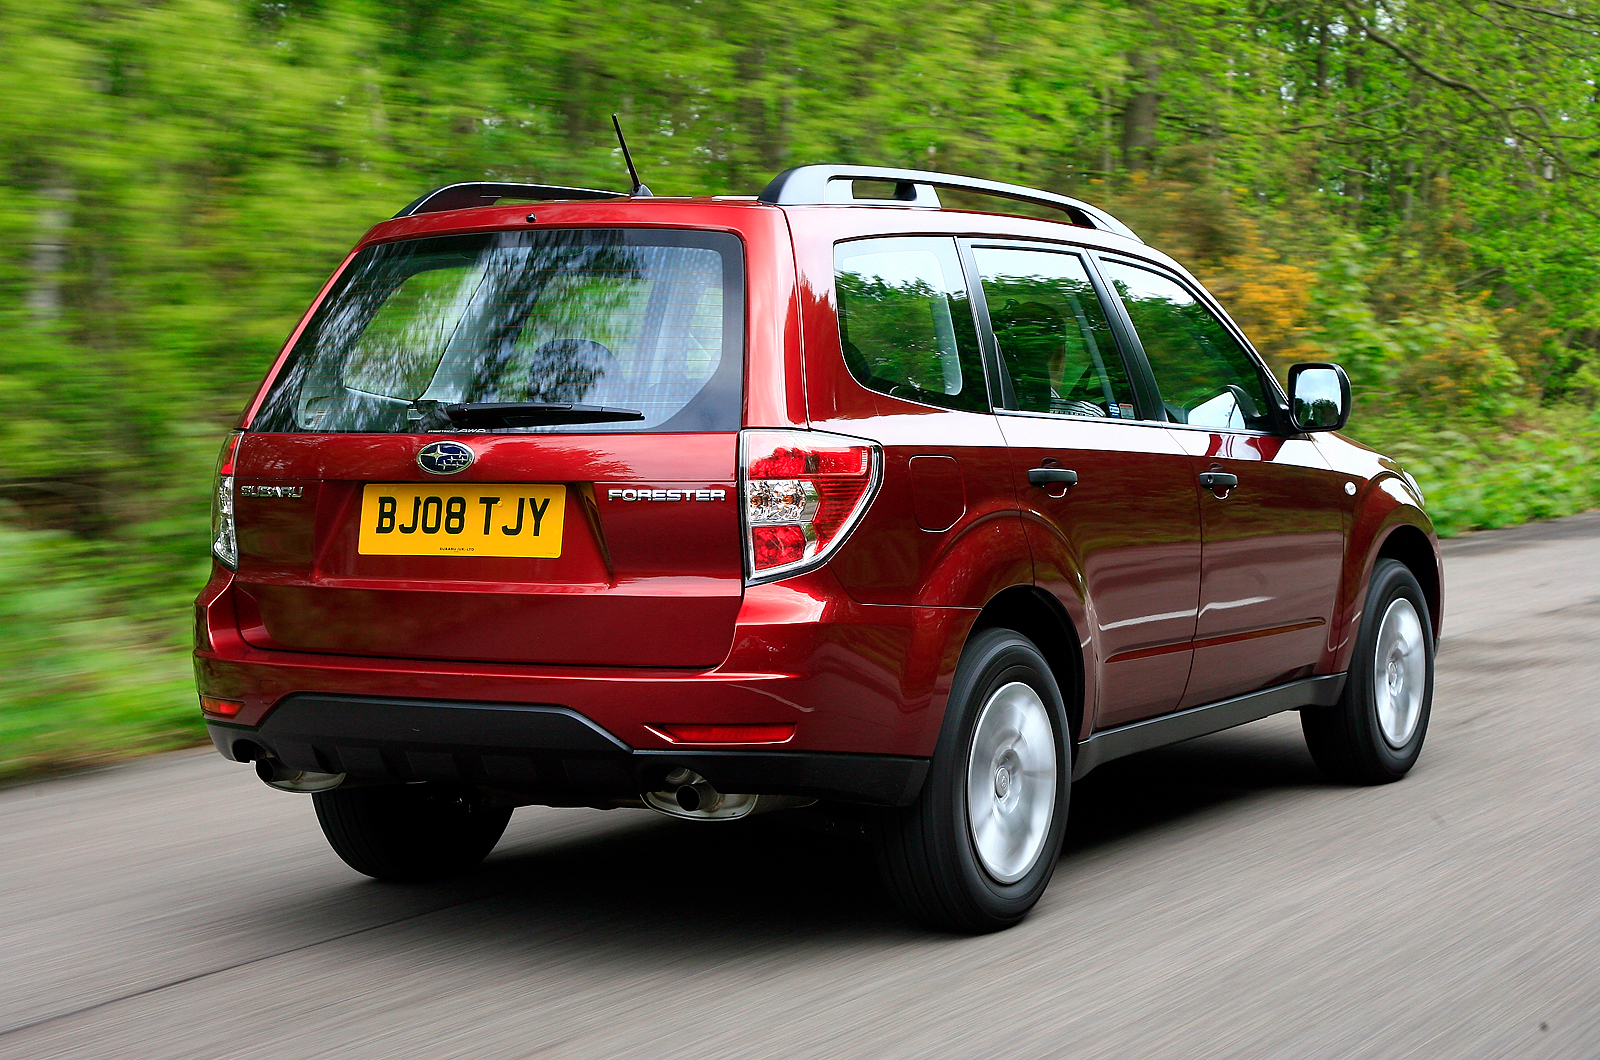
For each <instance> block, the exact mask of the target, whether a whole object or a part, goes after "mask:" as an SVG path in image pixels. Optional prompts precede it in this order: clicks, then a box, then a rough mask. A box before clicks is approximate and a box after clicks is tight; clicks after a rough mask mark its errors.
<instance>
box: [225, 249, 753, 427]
mask: <svg viewBox="0 0 1600 1060" xmlns="http://www.w3.org/2000/svg"><path fill="white" fill-rule="evenodd" d="M743 294H744V266H743V255H742V252H741V247H740V244H739V241H738V239H737V238H736V237H734V236H732V235H728V234H726V233H720V232H671V231H660V230H649V231H646V230H630V229H576V230H543V231H541V230H531V231H522V232H493V233H486V234H480V235H470V236H445V237H438V238H432V239H414V240H405V241H401V242H396V243H385V244H380V245H378V246H373V247H368V248H367V249H366V250H363V251H362V252H361V253H360V254H358V255H357V256H356V258H355V259H354V260H353V261H351V263H350V265H349V266H348V267H347V268H346V269H345V271H344V273H343V274H342V275H341V276H340V278H339V280H338V282H337V283H336V285H335V287H334V289H333V290H332V291H330V292H329V294H328V297H327V299H326V300H325V301H324V302H323V304H322V305H321V306H320V307H319V308H318V310H317V313H316V315H315V317H313V319H312V320H311V323H310V324H309V325H308V326H307V328H306V330H305V332H304V333H303V334H302V335H301V336H300V339H299V341H298V342H297V343H296V344H295V347H294V350H293V351H292V352H291V354H290V357H289V360H288V362H287V363H286V364H285V366H284V369H283V371H282V372H280V373H279V375H278V378H277V380H276V381H275V382H274V383H273V386H272V389H271V391H270V392H269V393H268V395H267V398H266V401H265V402H264V404H263V405H262V409H261V412H260V414H259V415H258V416H257V418H256V421H255V423H254V424H253V425H252V426H253V428H254V429H256V430H262V431H275V432H319V433H326V432H357V433H380V434H394V433H418V432H426V431H448V430H451V429H452V428H451V424H450V420H449V417H448V416H447V415H446V414H445V412H444V407H445V406H446V405H450V404H455V403H459V402H516V401H533V402H547V403H555V404H583V405H608V406H612V407H618V408H626V409H635V410H637V411H639V412H642V413H643V414H644V418H643V419H642V420H629V421H623V422H620V423H583V424H570V425H564V426H546V427H520V428H505V430H506V431H508V432H527V431H535V432H551V431H569V432H572V431H579V432H584V433H590V432H596V431H722V430H729V431H731V430H737V429H738V427H739V421H740V410H741V388H742V375H743V373H742V369H743V355H744V297H743Z"/></svg>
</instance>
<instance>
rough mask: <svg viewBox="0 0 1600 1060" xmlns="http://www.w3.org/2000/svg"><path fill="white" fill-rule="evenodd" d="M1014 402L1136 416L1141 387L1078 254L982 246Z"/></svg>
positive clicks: (1022, 407)
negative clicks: (1136, 392)
mask: <svg viewBox="0 0 1600 1060" xmlns="http://www.w3.org/2000/svg"><path fill="white" fill-rule="evenodd" d="M972 256H973V259H974V260H975V261H976V262H977V265H978V275H979V276H981V277H982V278H983V296H984V299H985V300H986V301H987V302H988V306H989V323H990V326H991V327H993V329H994V337H995V343H996V345H997V346H999V348H1000V363H1001V366H1002V368H1003V369H1004V371H1005V378H1006V381H1007V382H1008V384H1009V386H1008V388H1007V389H1008V391H1009V392H1008V393H1007V395H1006V407H1007V408H1011V409H1016V410H1017V411H1019V412H1049V413H1054V414H1055V415H1058V416H1089V417H1098V418H1102V419H1129V418H1132V417H1133V415H1134V407H1133V391H1132V389H1131V388H1130V387H1129V385H1128V373H1127V370H1126V369H1125V368H1124V367H1123V364H1122V355H1121V354H1120V353H1119V352H1118V351H1117V342H1116V339H1115V338H1114V337H1112V334H1111V325H1110V324H1109V323H1108V322H1107V320H1106V313H1105V307H1103V306H1102V305H1101V304H1100V296H1099V295H1097V294H1096V293H1095V290H1094V285H1093V284H1092V283H1091V282H1090V281H1089V273H1088V271H1087V270H1086V269H1085V268H1084V265H1083V259H1081V258H1079V257H1078V256H1077V255H1076V254H1065V253H1058V252H1054V251H1045V250H1027V249H1022V248H1016V249H1007V248H1000V247H975V248H974V249H973V251H972Z"/></svg>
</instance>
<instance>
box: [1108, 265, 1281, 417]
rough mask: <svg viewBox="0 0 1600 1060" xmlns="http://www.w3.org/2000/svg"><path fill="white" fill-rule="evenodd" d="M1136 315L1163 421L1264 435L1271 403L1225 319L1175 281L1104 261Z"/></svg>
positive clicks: (1252, 361) (1136, 327) (1130, 311)
mask: <svg viewBox="0 0 1600 1060" xmlns="http://www.w3.org/2000/svg"><path fill="white" fill-rule="evenodd" d="M1101 268H1102V269H1103V270H1104V272H1105V276H1106V279H1108V280H1110V281H1111V283H1112V284H1113V285H1114V286H1115V287H1116V289H1117V293H1118V294H1120V295H1121V296H1122V302H1123V304H1124V305H1126V306H1127V307H1128V316H1130V317H1132V318H1133V327H1134V330H1135V331H1137V332H1138V333H1139V342H1140V344H1141V345H1142V346H1143V347H1144V353H1145V357H1146V358H1147V359H1148V360H1149V362H1150V371H1151V372H1152V373H1154V375H1155V378H1156V385H1157V387H1159V388H1160V390H1161V400H1162V402H1163V404H1165V406H1166V410H1167V418H1168V419H1170V420H1172V421H1173V422H1175V423H1187V424H1190V425H1192V426H1195V427H1211V428H1214V429H1217V430H1257V431H1264V430H1269V429H1271V427H1272V413H1271V409H1272V403H1271V400H1270V396H1269V393H1268V391H1267V387H1266V381H1265V380H1264V379H1263V378H1262V373H1261V370H1260V369H1259V368H1258V367H1257V366H1256V362H1255V358H1253V357H1251V356H1250V353H1249V351H1248V350H1246V349H1245V348H1244V347H1243V346H1242V345H1240V344H1239V341H1238V340H1237V339H1235V338H1234V337H1233V335H1232V334H1231V333H1230V332H1229V331H1228V329H1227V328H1226V327H1224V326H1223V323H1222V321H1220V320H1218V319H1217V317H1216V316H1215V314H1213V313H1212V312H1211V311H1210V310H1209V309H1207V308H1206V307H1205V306H1203V305H1201V304H1200V302H1199V301H1198V300H1196V299H1195V297H1194V296H1193V295H1192V294H1190V293H1189V291H1188V290H1187V289H1186V288H1185V287H1184V286H1183V285H1182V284H1180V283H1178V281H1176V280H1174V279H1172V278H1171V277H1168V276H1165V275H1162V274H1161V273H1158V272H1153V271H1151V270H1149V269H1142V268H1139V267H1138V266H1135V265H1128V264H1124V263H1123V262H1119V261H1102V262H1101Z"/></svg>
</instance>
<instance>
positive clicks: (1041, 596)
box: [966, 585, 1085, 746]
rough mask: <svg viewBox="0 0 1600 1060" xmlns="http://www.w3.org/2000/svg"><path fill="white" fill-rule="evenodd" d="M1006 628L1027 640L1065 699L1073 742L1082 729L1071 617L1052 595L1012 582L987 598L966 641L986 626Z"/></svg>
mask: <svg viewBox="0 0 1600 1060" xmlns="http://www.w3.org/2000/svg"><path fill="white" fill-rule="evenodd" d="M996 628H999V629H1010V630H1015V631H1016V632H1018V633H1020V634H1022V635H1023V636H1025V637H1027V638H1028V639H1029V640H1031V641H1032V642H1033V644H1034V646H1035V647H1037V648H1038V649H1039V651H1040V653H1041V654H1043V655H1044V657H1045V661H1046V662H1047V663H1049V664H1050V672H1051V674H1052V675H1053V676H1054V677H1055V679H1056V684H1057V685H1058V686H1059V687H1060V689H1061V695H1062V698H1063V699H1064V700H1065V701H1066V708H1067V726H1068V733H1069V734H1070V735H1071V737H1072V743H1073V745H1074V746H1076V745H1077V743H1078V740H1079V739H1080V738H1081V735H1082V732H1083V715H1084V698H1085V696H1084V692H1085V688H1084V681H1083V647H1082V642H1081V639H1080V638H1079V636H1078V632H1077V629H1076V628H1075V626H1074V625H1073V622H1072V617H1071V616H1070V615H1068V614H1067V613H1066V611H1065V610H1063V609H1062V607H1061V604H1060V603H1059V602H1057V601H1056V599H1055V597H1053V596H1051V595H1050V594H1049V593H1047V592H1045V591H1044V590H1042V589H1040V588H1039V587H1038V586H1035V585H1013V586H1010V587H1008V588H1006V589H1002V590H1001V591H1000V592H998V593H996V594H995V595H994V596H993V597H991V598H990V599H989V601H988V603H986V604H984V605H983V609H982V610H981V611H980V612H979V613H978V618H977V620H976V621H974V622H973V624H972V626H971V628H970V629H968V631H967V636H966V639H967V640H968V641H970V640H971V639H972V638H973V637H974V636H976V635H977V634H978V633H980V632H982V631H983V630H986V629H996Z"/></svg>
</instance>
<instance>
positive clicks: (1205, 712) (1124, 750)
mask: <svg viewBox="0 0 1600 1060" xmlns="http://www.w3.org/2000/svg"><path fill="white" fill-rule="evenodd" d="M1344 681H1345V675H1344V674H1324V675H1323V676H1321V677H1307V678H1305V679H1304V680H1300V681H1291V682H1290V683H1288V684H1286V685H1278V686H1277V687H1276V688H1267V689H1263V690H1262V691H1260V692H1252V693H1250V694H1249V695H1247V696H1236V697H1235V698H1233V699H1224V700H1222V701H1221V702H1220V703H1210V704H1207V705H1206V706H1203V707H1194V708H1191V709H1189V710H1180V711H1178V712H1177V713H1176V714H1165V715H1162V716H1161V717H1159V718H1150V719H1148V720H1146V721H1137V722H1134V723H1133V724H1131V725H1119V726H1118V727H1116V728H1114V729H1105V730H1103V731H1101V732H1097V733H1095V734H1094V735H1093V736H1091V737H1089V738H1088V739H1087V740H1084V741H1083V742H1082V743H1080V744H1079V745H1078V755H1077V758H1076V759H1075V760H1074V762H1073V765H1072V779H1073V780H1077V779H1078V778H1080V777H1082V776H1083V775H1084V774H1086V773H1088V772H1089V771H1090V770H1092V769H1093V768H1094V767H1095V766H1098V765H1101V764H1102V763H1105V762H1109V761H1111V760H1112V759H1114V758H1122V757H1124V756H1126V755H1131V754H1137V753H1138V752H1140V751H1149V750H1152V749H1153V748H1156V747H1165V746H1166V745H1167V744H1174V743H1178V742H1179V741H1182V740H1192V739H1194V738H1195V737H1196V736H1208V735H1210V734H1211V733H1214V732H1221V731H1222V730H1223V729H1231V728H1233V727H1234V726H1235V725H1244V724H1246V723H1247V722H1252V721H1260V720H1261V719H1262V718H1266V717H1270V716H1272V715H1273V714H1281V713H1282V712H1283V711H1286V710H1299V709H1300V708H1302V707H1331V706H1332V705H1333V704H1335V703H1337V702H1338V701H1339V697H1340V696H1341V695H1342V694H1343V693H1344Z"/></svg>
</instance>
